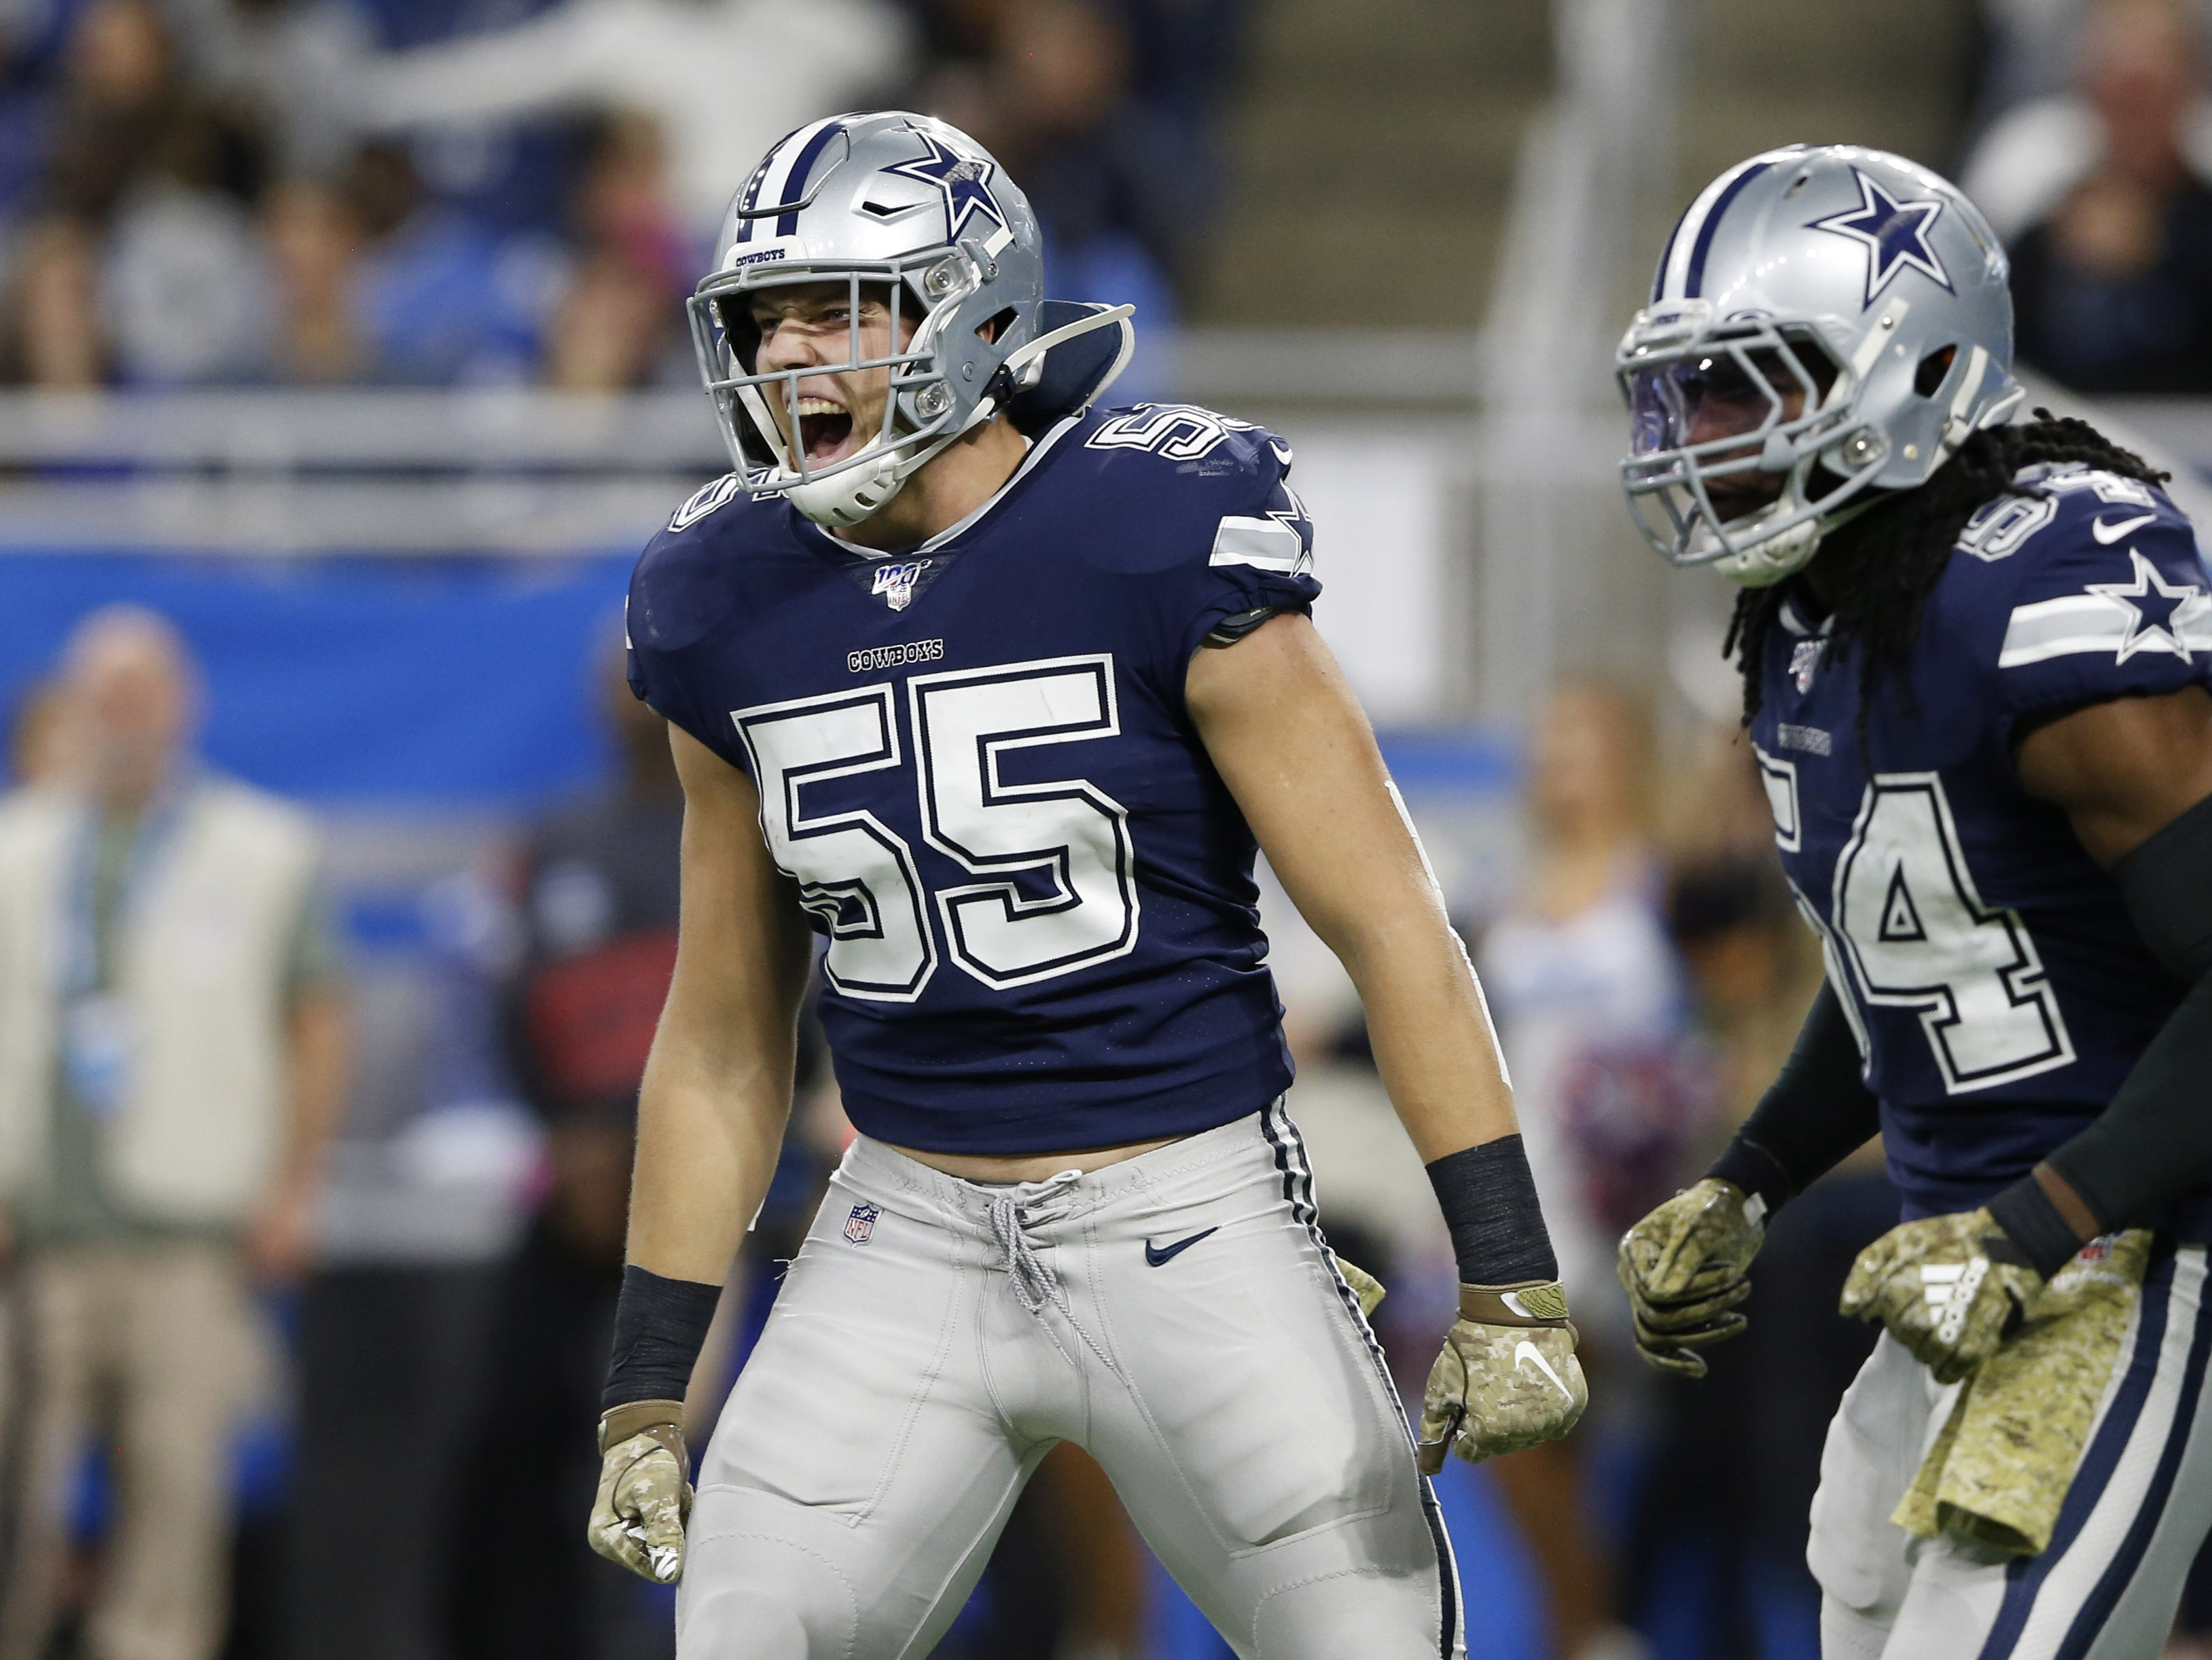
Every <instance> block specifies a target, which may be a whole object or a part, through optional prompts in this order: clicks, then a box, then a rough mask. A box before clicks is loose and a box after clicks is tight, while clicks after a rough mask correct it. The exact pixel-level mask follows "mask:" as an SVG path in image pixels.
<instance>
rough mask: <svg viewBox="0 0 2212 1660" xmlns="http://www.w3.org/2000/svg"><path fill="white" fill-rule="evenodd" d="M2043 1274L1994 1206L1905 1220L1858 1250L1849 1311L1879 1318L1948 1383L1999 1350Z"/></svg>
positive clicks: (1848, 1286)
mask: <svg viewBox="0 0 2212 1660" xmlns="http://www.w3.org/2000/svg"><path fill="white" fill-rule="evenodd" d="M2042 1287H2043V1276H2042V1275H2040V1274H2038V1273H2037V1272H2036V1271H2035V1270H2034V1269H2033V1268H2030V1267H2029V1266H2028V1264H2027V1257H2025V1256H2024V1255H2022V1254H2021V1250H2020V1247H2019V1246H2017V1245H2015V1244H2014V1243H2013V1242H2012V1239H2010V1238H2009V1237H2008V1235H2007V1234H2006V1233H2005V1231H2004V1229H2003V1228H2002V1227H1999V1226H1998V1225H1997V1220H1996V1217H1994V1216H1992V1215H1990V1213H1989V1212H1988V1211H1987V1210H1968V1211H1961V1212H1960V1213H1958V1214H1956V1215H1949V1216H1923V1217H1922V1218H1921V1219H1920V1220H1919V1221H1912V1222H1900V1223H1899V1224H1898V1226H1897V1227H1893V1228H1892V1229H1890V1230H1889V1232H1888V1233H1885V1234H1883V1235H1882V1236H1881V1238H1880V1239H1876V1240H1875V1242H1874V1243H1873V1244H1872V1245H1869V1246H1868V1247H1867V1248H1866V1249H1865V1250H1864V1251H1861V1252H1860V1253H1859V1259H1858V1261H1857V1262H1856V1263H1852V1264H1851V1274H1850V1278H1849V1279H1848V1280H1845V1281H1844V1298H1843V1302H1842V1305H1841V1307H1842V1311H1843V1312H1844V1313H1845V1314H1849V1315H1853V1316H1856V1317H1857V1318H1859V1319H1862V1320H1879V1321H1881V1323H1882V1324H1883V1325H1884V1326H1886V1327H1887V1329H1888V1330H1889V1335H1890V1336H1893V1337H1894V1338H1896V1339H1897V1341H1898V1342H1900V1343H1902V1344H1904V1345H1905V1348H1908V1349H1910V1350H1911V1352H1912V1354H1913V1355H1914V1356H1915V1357H1916V1358H1917V1359H1918V1360H1922V1361H1923V1362H1925V1363H1926V1365H1927V1366H1928V1369H1929V1371H1931V1372H1934V1373H1935V1374H1936V1382H1938V1383H1942V1384H1952V1383H1956V1382H1957V1381H1958V1380H1959V1379H1960V1378H1963V1377H1965V1376H1966V1374H1967V1373H1968V1372H1972V1370H1973V1369H1974V1368H1975V1367H1976V1366H1979V1365H1981V1363H1982V1362H1983V1361H1984V1360H1988V1359H1989V1357H1990V1355H1992V1354H1996V1348H1997V1345H1998V1344H1999V1343H2001V1342H2003V1341H2004V1340H2005V1338H2006V1336H2008V1335H2009V1334H2010V1332H2011V1331H2012V1330H2013V1329H2014V1328H2015V1326H2017V1325H2018V1324H2020V1318H2021V1313H2022V1312H2024V1311H2025V1310H2026V1309H2027V1304H2028V1300H2029V1299H2030V1298H2032V1297H2033V1296H2034V1294H2035V1293H2037V1292H2038V1291H2039V1290H2040V1289H2041V1288H2042Z"/></svg>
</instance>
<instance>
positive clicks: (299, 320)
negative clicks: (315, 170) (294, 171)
mask: <svg viewBox="0 0 2212 1660" xmlns="http://www.w3.org/2000/svg"><path fill="white" fill-rule="evenodd" d="M263 231H264V236H265V237H266V239H267V242H268V249H269V258H270V267H271V270H272V272H273V274H274V280H275V287H276V296H277V306H276V318H275V324H274V326H275V329H276V339H275V341H274V342H272V351H271V359H272V362H271V367H272V369H273V370H274V372H275V373H276V375H277V376H278V378H280V379H285V380H294V381H304V382H307V383H310V384H312V383H315V382H320V381H333V380H343V379H348V378H349V377H350V376H352V375H353V374H354V373H356V371H358V370H359V368H360V367H361V365H362V340H361V336H360V331H359V330H358V328H357V327H356V322H355V318H354V288H355V284H356V276H357V273H358V268H359V265H360V254H361V239H362V227H361V223H360V221H359V219H358V218H357V216H356V214H355V212H354V209H353V207H352V205H351V204H350V203H349V202H348V201H347V200H346V198H345V197H343V196H342V195H341V194H339V192H338V191H335V190H333V189H331V187H330V186H328V185H320V184H316V183H313V181H310V180H307V179H296V180H294V181H292V182H291V183H289V184H286V185H279V186H278V187H277V188H276V190H275V191H272V192H270V200H269V208H268V213H267V215H266V218H265V221H264V227H263Z"/></svg>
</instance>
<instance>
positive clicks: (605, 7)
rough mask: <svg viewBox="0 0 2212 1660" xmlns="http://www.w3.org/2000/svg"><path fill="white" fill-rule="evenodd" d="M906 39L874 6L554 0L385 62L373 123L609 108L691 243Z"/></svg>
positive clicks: (762, 0) (845, 102) (878, 81)
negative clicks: (628, 119)
mask: <svg viewBox="0 0 2212 1660" xmlns="http://www.w3.org/2000/svg"><path fill="white" fill-rule="evenodd" d="M907 44H908V32H907V29H906V27H905V25H904V21H903V20H902V17H901V16H900V15H899V14H898V13H896V12H895V11H892V10H891V9H889V8H888V7H886V6H885V5H884V4H882V3H880V0H566V3H563V4H562V5H559V6H557V7H556V8H555V9H552V10H550V11H548V12H546V13H544V15H541V16H538V17H535V18H532V20H531V21H528V22H526V23H523V24H520V25H519V26H517V27H513V28H508V29H502V30H499V31H497V32H495V33H486V34H480V35H475V36H472V37H470V38H467V39H459V40H454V41H451V42H447V43H445V44H441V45H432V46H424V47H421V48H418V49H417V50H416V51H409V52H404V53H400V54H396V55H393V56H390V57H387V58H384V59H382V60H380V62H378V63H377V64H374V66H372V67H371V68H369V69H368V70H366V71H365V73H364V77H363V81H362V111H363V113H364V116H365V118H367V120H368V122H369V123H370V124H372V125H374V126H375V127H378V128H380V129H383V130H389V131H401V130H421V129H424V128H430V127H435V126H437V125H439V124H448V123H459V122H469V121H488V120H500V119H513V118H518V117H521V116H524V115H529V114H535V113H542V112H549V111H557V110H567V111H572V112H587V111H592V110H598V109H625V110H632V111H636V112H641V113H644V114H648V115H651V116H652V117H653V118H655V119H656V120H657V121H658V122H659V124H660V127H661V130H662V131H663V132H664V133H665V135H666V136H667V141H668V145H669V149H670V153H671V155H672V156H673V158H674V170H673V177H674V181H675V200H676V205H677V207H678V210H679V211H680V212H681V213H682V214H683V215H684V222H685V225H686V227H687V229H688V231H689V232H690V234H691V235H692V236H693V237H694V238H695V239H697V240H698V241H700V242H702V243H703V242H704V241H705V240H706V239H708V237H710V236H711V235H712V234H713V233H714V228H715V227H716V226H717V225H718V224H719V223H720V221H721V217H722V215H723V212H724V210H725V209H726V208H727V207H728V205H729V202H730V198H731V197H732V196H733V195H734V194H736V192H737V190H738V186H739V185H742V184H744V180H745V176H746V174H748V173H750V172H751V171H752V169H753V167H754V165H755V164H756V163H757V162H758V161H759V160H760V159H761V157H762V156H763V154H766V153H767V151H768V148H769V146H770V145H771V144H773V143H775V141H776V140H777V139H779V138H780V137H781V136H783V135H784V134H786V133H787V132H790V131H792V130H794V129H795V128H798V127H799V126H801V125H804V124H805V123H806V122H808V121H811V120H813V119H815V118H817V117H820V116H824V115H829V114H833V113H835V112H836V111H837V110H839V109H841V108H849V107H851V106H853V104H854V101H855V100H858V99H860V98H861V97H863V96H864V95H865V94H868V93H870V92H872V91H873V90H874V89H876V88H879V87H883V86H887V85H889V84H890V83H892V82H895V81H896V79H897V78H898V76H899V73H900V70H901V69H902V65H903V61H904V58H905V56H906V51H907Z"/></svg>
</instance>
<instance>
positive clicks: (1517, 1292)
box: [1419, 1280, 1589, 1475]
mask: <svg viewBox="0 0 2212 1660" xmlns="http://www.w3.org/2000/svg"><path fill="white" fill-rule="evenodd" d="M1588 1405H1589V1385H1588V1384H1584V1383H1583V1368H1582V1363H1581V1362H1580V1361H1578V1360H1576V1359H1575V1329H1574V1327H1573V1326H1571V1324H1568V1322H1567V1293H1565V1290H1563V1289H1562V1288H1561V1287H1560V1286H1559V1281H1556V1280H1549V1281H1547V1280H1528V1281H1523V1282H1522V1283H1521V1284H1519V1285H1510V1286H1471V1285H1462V1287H1460V1288H1459V1318H1458V1320H1457V1321H1455V1323H1454V1324H1453V1326H1452V1329H1451V1330H1449V1332H1447V1333H1446V1334H1445V1336H1444V1346H1443V1353H1442V1354H1438V1355H1437V1363H1436V1365H1434V1366H1431V1367H1430V1368H1429V1385H1428V1388H1427V1389H1426V1390H1424V1391H1423V1392H1422V1396H1421V1445H1420V1456H1419V1462H1420V1467H1421V1474H1422V1475H1435V1474H1436V1473H1437V1471H1438V1470H1440V1469H1443V1467H1444V1453H1445V1451H1447V1450H1449V1451H1453V1452H1456V1453H1457V1454H1459V1456H1460V1457H1462V1458H1464V1459H1466V1460H1467V1461H1468V1463H1470V1464H1479V1463H1481V1462H1482V1461H1483V1460H1484V1459H1486V1458H1488V1457H1494V1456H1495V1455H1496V1454H1498V1453H1501V1452H1519V1451H1523V1450H1524V1449H1526V1448H1528V1447H1533V1446H1535V1445H1538V1444H1539V1443H1540V1442H1544V1441H1551V1440H1556V1439H1559V1437H1560V1436H1562V1435H1565V1433H1567V1432H1568V1431H1569V1430H1571V1429H1572V1428H1573V1427H1575V1421H1576V1420H1577V1419H1578V1418H1580V1417H1581V1416H1582V1415H1583V1408H1584V1407H1586V1406H1588Z"/></svg>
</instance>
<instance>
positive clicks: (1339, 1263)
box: [1328, 1251, 1389, 1320]
mask: <svg viewBox="0 0 2212 1660" xmlns="http://www.w3.org/2000/svg"><path fill="white" fill-rule="evenodd" d="M1328 1254H1329V1255H1330V1256H1332V1257H1336V1271H1337V1273H1338V1274H1340V1275H1342V1276H1343V1279H1344V1282H1345V1284H1346V1285H1348V1286H1350V1287H1352V1295H1353V1296H1354V1297H1356V1298H1358V1300H1359V1312H1360V1316H1361V1318H1364V1319H1370V1320H1371V1319H1373V1318H1375V1311H1376V1309H1378V1308H1380V1307H1381V1306H1383V1298H1385V1297H1387V1296H1389V1293H1388V1292H1386V1291H1385V1290H1383V1281H1380V1280H1378V1279H1376V1277H1375V1276H1374V1275H1372V1274H1370V1273H1369V1272H1368V1271H1367V1270H1366V1269H1364V1268H1362V1267H1360V1266H1359V1264H1358V1263H1347V1262H1346V1261H1345V1260H1344V1258H1343V1257H1337V1256H1336V1253H1335V1252H1334V1251H1330V1252H1329V1253H1328Z"/></svg>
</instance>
